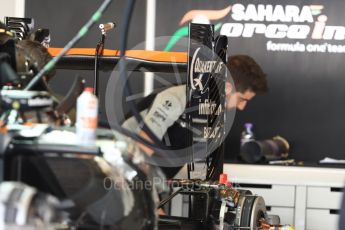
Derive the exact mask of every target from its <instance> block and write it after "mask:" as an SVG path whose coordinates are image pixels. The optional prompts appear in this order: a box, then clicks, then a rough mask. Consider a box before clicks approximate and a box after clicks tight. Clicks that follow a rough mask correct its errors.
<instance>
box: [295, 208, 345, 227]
mask: <svg viewBox="0 0 345 230" xmlns="http://www.w3.org/2000/svg"><path fill="white" fill-rule="evenodd" d="M338 221H339V215H337V214H330V213H329V210H327V209H307V226H306V227H307V228H306V230H326V229H327V230H337V229H338ZM296 229H298V228H296Z"/></svg>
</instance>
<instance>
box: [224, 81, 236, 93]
mask: <svg viewBox="0 0 345 230" xmlns="http://www.w3.org/2000/svg"><path fill="white" fill-rule="evenodd" d="M233 91H234V86H233V85H232V84H231V83H230V82H225V95H229V94H231V93H234V92H233Z"/></svg>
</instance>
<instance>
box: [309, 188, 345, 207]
mask: <svg viewBox="0 0 345 230" xmlns="http://www.w3.org/2000/svg"><path fill="white" fill-rule="evenodd" d="M342 197H343V192H342V191H341V189H332V188H331V187H308V190H307V207H308V208H325V209H340V206H341V201H342Z"/></svg>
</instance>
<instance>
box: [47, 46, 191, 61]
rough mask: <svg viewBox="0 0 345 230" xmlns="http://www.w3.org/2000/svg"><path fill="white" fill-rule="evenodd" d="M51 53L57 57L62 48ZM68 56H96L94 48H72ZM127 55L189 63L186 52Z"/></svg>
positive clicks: (114, 52) (112, 52) (108, 52)
mask: <svg viewBox="0 0 345 230" xmlns="http://www.w3.org/2000/svg"><path fill="white" fill-rule="evenodd" d="M48 50H49V53H50V54H51V55H52V56H53V57H55V56H56V55H58V54H59V53H60V51H61V50H62V48H49V49H48ZM66 55H87V56H93V55H95V49H93V48H72V49H70V50H69V51H68V52H67V54H66ZM125 55H126V56H127V57H131V58H136V59H143V60H148V61H157V62H174V63H176V62H180V63H187V53H185V52H164V51H151V50H127V51H126V53H125ZM103 56H112V57H114V56H119V50H110V49H104V52H103Z"/></svg>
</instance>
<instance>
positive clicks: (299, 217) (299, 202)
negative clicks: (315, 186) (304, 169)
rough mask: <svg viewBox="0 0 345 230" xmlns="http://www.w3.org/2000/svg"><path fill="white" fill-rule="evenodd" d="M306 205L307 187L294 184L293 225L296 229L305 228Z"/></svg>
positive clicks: (302, 229)
mask: <svg viewBox="0 0 345 230" xmlns="http://www.w3.org/2000/svg"><path fill="white" fill-rule="evenodd" d="M306 206H307V187H306V186H296V201H295V221H294V224H295V227H296V229H298V230H304V229H305V219H306V217H305V215H306V214H305V209H306Z"/></svg>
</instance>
